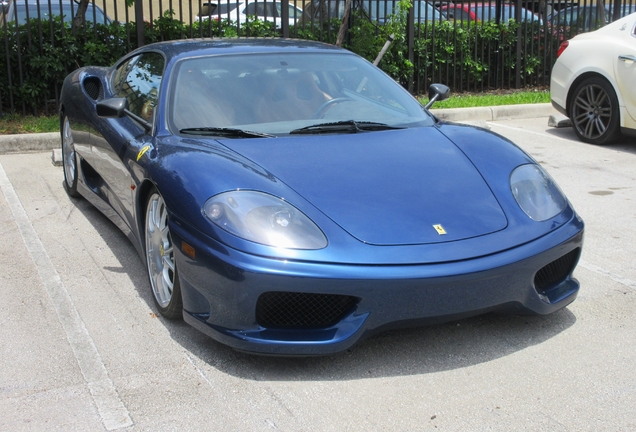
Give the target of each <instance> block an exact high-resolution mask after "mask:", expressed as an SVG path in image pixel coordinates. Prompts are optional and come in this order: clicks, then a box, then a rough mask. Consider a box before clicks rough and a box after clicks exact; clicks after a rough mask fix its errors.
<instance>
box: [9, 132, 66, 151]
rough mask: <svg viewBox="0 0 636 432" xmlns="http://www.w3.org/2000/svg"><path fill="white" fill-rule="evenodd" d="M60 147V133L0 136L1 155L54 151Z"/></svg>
mask: <svg viewBox="0 0 636 432" xmlns="http://www.w3.org/2000/svg"><path fill="white" fill-rule="evenodd" d="M60 146H61V141H60V133H59V132H48V133H34V134H16V135H0V154H4V153H24V152H29V151H45V150H53V149H55V148H60Z"/></svg>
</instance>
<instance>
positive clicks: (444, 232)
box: [433, 224, 446, 235]
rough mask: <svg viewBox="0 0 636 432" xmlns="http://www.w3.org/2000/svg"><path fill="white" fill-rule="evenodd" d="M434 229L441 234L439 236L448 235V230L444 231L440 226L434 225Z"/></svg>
mask: <svg viewBox="0 0 636 432" xmlns="http://www.w3.org/2000/svg"><path fill="white" fill-rule="evenodd" d="M433 228H435V231H437V234H439V235H444V234H446V230H445V229H444V227H443V226H441V225H439V224H438V225H433Z"/></svg>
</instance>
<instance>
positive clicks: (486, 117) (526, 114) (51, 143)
mask: <svg viewBox="0 0 636 432" xmlns="http://www.w3.org/2000/svg"><path fill="white" fill-rule="evenodd" d="M431 112H432V113H433V114H434V115H436V116H437V117H438V118H440V119H441V120H445V121H450V122H466V121H470V122H475V121H482V122H483V121H497V120H511V119H521V118H537V117H546V118H547V117H549V116H550V115H555V114H557V111H556V110H555V109H554V108H553V107H552V105H551V104H549V103H545V104H527V105H502V106H492V107H476V108H449V109H433V110H431ZM57 148H60V134H59V132H50V133H40V134H18V135H0V154H3V153H23V152H31V151H46V150H53V149H57Z"/></svg>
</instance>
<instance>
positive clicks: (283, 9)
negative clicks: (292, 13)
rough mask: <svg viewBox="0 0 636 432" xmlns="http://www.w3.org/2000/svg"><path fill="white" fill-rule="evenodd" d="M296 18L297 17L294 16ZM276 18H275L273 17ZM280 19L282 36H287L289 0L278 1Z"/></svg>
mask: <svg viewBox="0 0 636 432" xmlns="http://www.w3.org/2000/svg"><path fill="white" fill-rule="evenodd" d="M296 18H298V17H296ZM274 20H276V18H274ZM280 20H281V23H280V24H281V28H282V29H283V37H284V38H288V37H289V0H281V2H280Z"/></svg>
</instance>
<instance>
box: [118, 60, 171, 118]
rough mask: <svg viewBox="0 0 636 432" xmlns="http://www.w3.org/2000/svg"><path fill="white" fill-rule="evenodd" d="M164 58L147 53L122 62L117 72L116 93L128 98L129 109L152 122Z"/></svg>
mask: <svg viewBox="0 0 636 432" xmlns="http://www.w3.org/2000/svg"><path fill="white" fill-rule="evenodd" d="M163 66H164V59H163V56H161V55H160V54H157V53H145V54H141V55H139V56H136V57H133V58H131V59H130V60H128V61H127V62H125V63H124V64H122V65H121V66H120V67H119V69H117V72H116V73H115V79H114V81H115V82H114V84H115V93H116V94H117V96H119V97H123V98H126V99H127V100H128V109H129V110H130V111H131V112H132V113H133V114H135V115H137V116H139V117H141V118H143V119H144V120H146V121H148V122H152V118H153V114H154V109H155V105H156V104H157V99H158V97H159V87H160V85H161V78H162V76H163Z"/></svg>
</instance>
